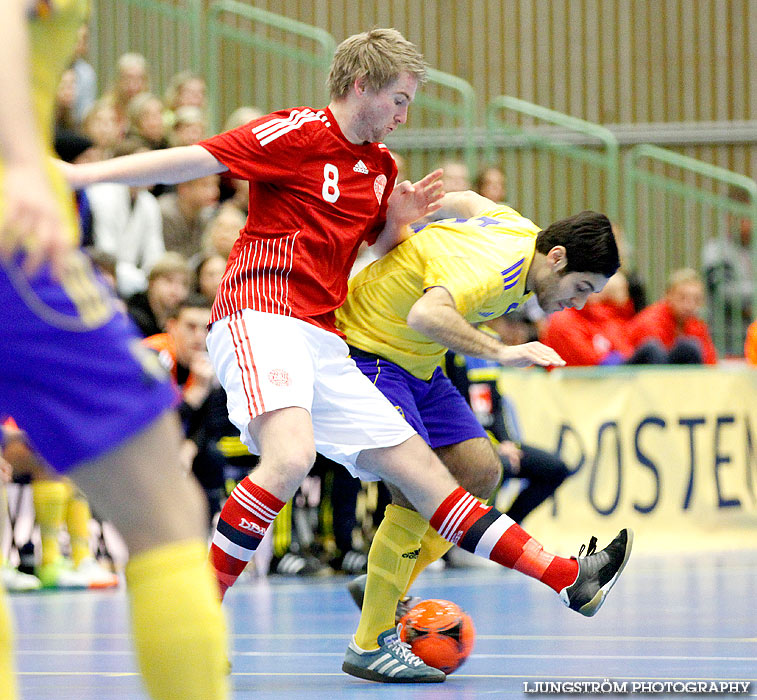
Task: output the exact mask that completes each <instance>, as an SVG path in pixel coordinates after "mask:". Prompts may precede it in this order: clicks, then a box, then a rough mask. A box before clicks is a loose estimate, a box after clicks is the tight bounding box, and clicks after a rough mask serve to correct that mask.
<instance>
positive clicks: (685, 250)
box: [624, 144, 757, 355]
mask: <svg viewBox="0 0 757 700" xmlns="http://www.w3.org/2000/svg"><path fill="white" fill-rule="evenodd" d="M624 179H625V197H624V199H625V202H624V203H625V226H626V232H627V234H628V236H629V242H630V244H631V245H632V246H633V247H634V248H635V258H636V264H637V265H638V267H639V269H640V270H641V271H642V274H643V276H644V277H645V280H646V283H647V288H648V295H649V296H650V297H651V298H652V299H656V298H659V297H660V296H662V295H663V294H664V292H665V286H666V280H667V277H668V275H669V273H670V272H671V271H672V270H674V269H677V268H681V267H691V268H693V269H695V270H699V271H703V272H704V271H705V270H707V268H711V269H710V271H709V272H708V274H707V277H708V279H707V283H708V287H709V289H710V297H709V306H710V310H709V320H710V329H711V332H712V335H713V340H714V341H715V345H716V347H717V348H718V351H719V352H720V353H721V354H726V355H740V354H741V353H742V352H743V347H744V340H743V338H744V334H745V330H746V325H747V324H748V322H749V319H750V315H749V313H748V311H747V309H748V308H749V306H750V302H751V309H752V314H753V313H754V311H755V310H757V285H755V284H754V278H753V277H751V278H750V277H748V275H747V273H745V272H742V271H741V270H740V269H739V265H738V262H736V265H735V267H734V268H733V269H732V270H731V271H730V273H726V270H725V269H724V267H723V266H722V265H715V266H714V267H713V266H712V263H713V260H717V259H721V260H722V259H723V258H724V257H729V256H732V257H733V258H735V259H736V261H738V259H741V260H742V261H743V262H745V263H746V264H747V267H748V262H749V260H751V269H752V270H757V241H755V240H754V236H752V241H751V245H746V246H744V245H742V243H741V241H740V240H739V236H740V232H739V230H738V229H739V226H740V225H741V222H743V225H744V226H745V227H746V228H751V230H752V231H754V229H755V224H757V183H755V181H754V180H752V179H750V178H748V177H745V176H744V175H740V174H738V173H734V172H731V171H729V170H725V169H723V168H719V167H717V166H714V165H710V164H709V163H704V162H702V161H699V160H695V159H694V158H689V157H687V156H684V155H681V154H678V153H674V152H673V151H669V150H666V149H663V148H659V147H657V146H651V145H648V144H641V145H638V146H635V147H634V148H632V149H631V150H630V151H629V153H628V154H627V155H626V163H625V168H624ZM733 189H737V190H739V191H740V192H741V194H742V199H743V200H744V201H737V200H735V199H734V198H733V197H732V190H733ZM750 279H751V285H750Z"/></svg>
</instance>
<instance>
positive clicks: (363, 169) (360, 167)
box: [352, 160, 368, 175]
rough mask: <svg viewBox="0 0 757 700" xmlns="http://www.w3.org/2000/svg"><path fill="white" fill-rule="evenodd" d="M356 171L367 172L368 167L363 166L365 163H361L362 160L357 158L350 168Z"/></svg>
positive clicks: (365, 173)
mask: <svg viewBox="0 0 757 700" xmlns="http://www.w3.org/2000/svg"><path fill="white" fill-rule="evenodd" d="M352 169H353V170H354V171H355V172H356V173H363V175H367V174H368V168H366V167H365V163H363V161H362V160H359V161H358V162H357V163H355V165H354V167H353V168H352Z"/></svg>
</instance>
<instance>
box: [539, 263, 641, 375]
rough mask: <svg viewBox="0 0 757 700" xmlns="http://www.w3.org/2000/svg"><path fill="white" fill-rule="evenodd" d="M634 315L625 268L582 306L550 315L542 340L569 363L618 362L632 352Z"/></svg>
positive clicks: (569, 364)
mask: <svg viewBox="0 0 757 700" xmlns="http://www.w3.org/2000/svg"><path fill="white" fill-rule="evenodd" d="M632 316H633V302H632V301H631V299H630V297H629V295H628V281H627V280H626V277H625V275H624V274H623V273H622V272H616V273H615V274H614V275H613V276H612V277H611V278H610V279H609V280H608V281H607V284H606V285H605V288H604V289H603V290H602V291H601V292H600V293H599V294H596V295H594V296H591V297H589V299H588V301H587V302H586V306H584V308H583V309H575V308H573V309H566V310H565V311H560V312H558V313H556V314H553V315H552V316H550V318H549V321H548V323H547V325H546V327H545V328H544V331H543V333H542V338H541V341H542V342H543V343H544V344H545V345H549V346H550V347H551V348H554V350H556V351H557V353H558V354H559V355H560V357H562V358H563V360H565V362H566V363H567V364H568V366H582V365H583V366H592V365H618V364H621V363H622V362H624V361H625V360H626V359H628V357H630V355H631V353H632V352H633V346H632V345H631V343H629V342H628V334H627V326H628V321H629V319H630V318H631V317H632Z"/></svg>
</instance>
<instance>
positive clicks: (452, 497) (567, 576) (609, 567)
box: [357, 439, 633, 615]
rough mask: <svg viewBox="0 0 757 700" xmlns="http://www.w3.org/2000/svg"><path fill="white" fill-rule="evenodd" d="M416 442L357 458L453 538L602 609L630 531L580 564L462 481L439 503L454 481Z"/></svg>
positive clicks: (571, 601) (581, 605)
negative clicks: (481, 498)
mask: <svg viewBox="0 0 757 700" xmlns="http://www.w3.org/2000/svg"><path fill="white" fill-rule="evenodd" d="M413 443H414V441H413V440H412V439H411V440H408V441H406V442H405V443H403V444H402V445H398V446H396V447H393V448H384V449H379V450H371V451H370V454H364V455H361V457H360V458H359V459H358V462H357V464H358V466H359V467H361V468H364V469H366V470H371V469H372V470H373V471H374V473H376V474H379V475H381V476H382V477H383V478H384V479H386V480H387V481H390V482H392V483H394V485H395V486H397V487H399V488H400V490H401V491H402V492H403V493H404V494H405V495H406V496H407V497H408V499H409V500H410V502H411V503H413V504H414V505H415V506H416V508H417V509H418V511H419V512H420V513H421V514H422V515H424V516H426V517H428V518H429V522H430V524H431V526H432V527H433V528H434V529H435V530H436V531H437V532H438V533H439V534H440V535H441V536H442V537H443V538H444V539H446V540H448V541H449V542H452V543H453V544H457V545H458V546H460V547H462V548H463V549H465V550H467V551H469V552H473V553H474V554H477V555H479V556H482V557H485V558H488V559H491V560H492V561H495V562H497V563H498V564H501V565H502V566H505V567H507V568H510V569H515V570H516V571H520V572H521V573H523V574H526V575H527V576H531V577H532V578H535V579H537V580H539V581H541V582H542V583H544V584H546V585H547V586H549V587H550V588H552V589H553V590H554V591H555V592H557V593H559V594H560V599H561V600H562V601H563V603H565V604H566V605H568V606H569V607H571V608H572V609H574V610H577V611H579V612H581V613H582V614H584V615H593V614H594V613H595V612H596V611H597V610H598V609H599V607H600V606H601V604H602V602H603V601H604V598H605V595H606V594H607V592H608V591H609V590H610V588H612V586H613V585H614V583H615V581H616V580H617V578H618V576H619V575H620V573H621V571H622V570H623V567H624V566H625V564H626V561H627V560H628V556H629V555H630V552H631V546H632V539H633V536H632V533H631V532H630V531H628V530H625V529H624V530H621V532H620V533H619V534H618V536H617V537H616V538H615V539H614V540H613V541H612V542H611V543H610V544H609V545H608V546H607V547H606V548H605V549H604V550H602V551H601V552H597V553H596V554H595V553H594V551H593V549H592V548H591V547H590V549H591V552H590V556H587V557H586V558H584V559H582V560H580V562H581V563H580V565H579V560H577V559H575V558H573V557H570V558H565V557H560V556H556V555H554V554H551V553H549V552H547V551H545V550H544V548H543V547H542V545H541V544H540V543H539V542H538V541H537V540H535V539H534V538H533V537H531V536H530V535H529V534H528V533H527V532H526V531H525V530H523V529H522V528H521V527H520V526H519V525H518V524H517V523H515V521H513V520H512V518H509V517H508V516H507V515H505V514H503V513H500V512H499V511H498V510H497V509H496V508H493V507H490V506H486V505H484V504H483V503H481V502H480V501H479V500H478V499H476V498H475V496H473V495H472V494H470V493H469V492H468V491H466V490H465V489H463V488H462V487H459V486H457V485H455V486H454V488H453V490H452V491H451V492H449V493H448V495H447V496H445V497H443V498H442V500H441V501H440V502H439V505H437V506H435V505H434V503H435V501H436V499H437V498H439V495H440V493H441V491H442V490H446V489H447V488H448V487H449V484H450V481H452V483H453V484H454V483H455V482H454V480H453V479H452V476H451V475H450V474H449V472H448V471H447V470H446V468H444V466H443V465H442V463H441V461H440V460H439V459H438V458H437V457H436V455H434V454H433V453H432V452H431V451H430V450H428V449H427V448H426V450H425V451H424V450H423V449H422V448H423V447H424V445H423V443H422V441H421V443H422V444H421V445H418V444H417V443H416V444H413ZM429 455H430V457H429ZM432 458H433V459H432ZM408 465H412V468H408Z"/></svg>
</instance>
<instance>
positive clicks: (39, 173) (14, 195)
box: [0, 163, 75, 278]
mask: <svg viewBox="0 0 757 700" xmlns="http://www.w3.org/2000/svg"><path fill="white" fill-rule="evenodd" d="M3 190H4V191H3V197H4V199H5V202H6V209H5V218H4V219H3V221H2V222H0V256H1V257H2V258H3V259H5V260H9V259H10V258H11V257H12V256H13V255H15V254H16V253H17V252H19V251H21V250H23V251H25V252H26V253H27V255H26V259H25V261H24V271H25V272H26V274H28V275H31V274H33V273H34V271H35V270H37V268H39V266H40V265H41V264H42V263H43V262H46V261H47V262H49V263H50V264H51V266H52V272H53V275H54V276H55V277H57V278H60V276H61V275H62V273H63V270H64V269H65V261H66V258H67V256H68V253H69V252H70V250H71V249H72V248H73V247H74V245H75V242H74V241H72V240H70V237H69V236H68V235H67V229H66V226H65V224H64V220H63V217H62V213H61V209H60V203H59V202H58V200H57V199H56V197H55V195H54V194H53V190H52V187H51V185H50V181H49V178H48V176H47V173H45V171H44V169H42V168H41V167H36V166H34V165H29V164H24V165H13V164H11V163H8V164H6V168H5V180H4V182H3Z"/></svg>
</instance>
